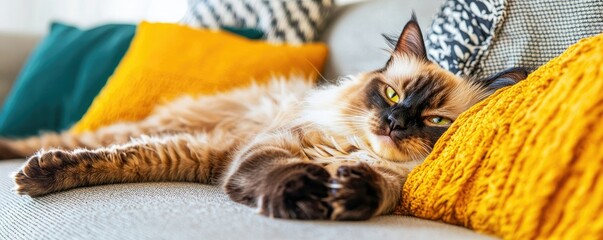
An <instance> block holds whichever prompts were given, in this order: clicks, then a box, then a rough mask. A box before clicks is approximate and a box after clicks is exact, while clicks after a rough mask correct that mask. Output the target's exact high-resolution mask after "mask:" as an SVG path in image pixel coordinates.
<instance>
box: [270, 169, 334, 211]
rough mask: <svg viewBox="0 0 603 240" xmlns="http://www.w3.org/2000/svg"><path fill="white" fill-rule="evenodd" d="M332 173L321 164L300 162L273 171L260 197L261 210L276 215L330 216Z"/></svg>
mask: <svg viewBox="0 0 603 240" xmlns="http://www.w3.org/2000/svg"><path fill="white" fill-rule="evenodd" d="M329 177H330V176H329V173H328V172H327V171H326V170H325V169H324V168H323V167H321V166H318V165H314V164H306V163H300V164H295V165H292V166H286V167H282V168H277V169H275V170H273V171H272V172H271V173H270V174H269V176H268V177H267V179H266V184H265V189H263V190H262V191H263V194H261V195H260V198H259V200H258V202H259V208H260V213H261V214H263V215H266V216H270V217H275V218H287V219H328V218H329V216H330V214H331V207H330V206H329V204H328V203H327V202H326V198H327V197H328V191H329V189H328V188H327V186H326V184H327V182H328V181H329Z"/></svg>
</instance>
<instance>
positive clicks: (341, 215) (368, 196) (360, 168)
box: [331, 163, 382, 220]
mask: <svg viewBox="0 0 603 240" xmlns="http://www.w3.org/2000/svg"><path fill="white" fill-rule="evenodd" d="M380 178H381V175H379V173H377V172H376V171H375V170H373V169H372V168H371V167H370V166H369V165H367V164H365V163H361V164H358V165H351V166H348V165H345V166H341V167H339V169H337V173H336V176H335V177H334V179H333V180H332V181H331V195H332V196H331V197H332V199H331V207H332V208H333V214H332V215H331V219H333V220H366V219H369V218H371V217H372V216H373V215H375V213H376V212H377V209H378V208H379V203H380V201H381V196H382V194H381V190H380V188H379V185H378V182H379V181H380Z"/></svg>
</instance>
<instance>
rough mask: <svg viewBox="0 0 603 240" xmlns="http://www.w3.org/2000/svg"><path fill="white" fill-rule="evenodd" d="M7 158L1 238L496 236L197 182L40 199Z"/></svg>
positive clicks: (0, 186) (2, 171)
mask: <svg viewBox="0 0 603 240" xmlns="http://www.w3.org/2000/svg"><path fill="white" fill-rule="evenodd" d="M22 163H23V161H22V160H13V161H0V176H2V177H1V178H0V239H14V240H17V239H60V240H64V239H120V240H121V239H123V240H125V239H305V240H307V239H346V240H348V239H493V238H492V237H489V236H485V235H479V234H477V233H474V232H472V231H470V230H468V229H464V228H461V227H457V226H453V225H448V224H444V223H438V222H432V221H426V220H421V219H417V218H412V217H403V216H384V217H378V218H375V219H373V220H371V221H367V222H324V221H323V222H321V221H287V220H277V219H270V218H266V217H263V216H260V215H258V214H256V213H255V212H254V210H253V209H251V208H248V207H245V206H243V205H240V204H236V203H233V202H232V201H230V200H229V199H228V197H227V196H226V195H225V194H223V193H222V192H221V191H220V189H219V188H217V187H213V186H206V185H201V184H194V183H139V184H116V185H106V186H98V187H88V188H79V189H74V190H71V191H66V192H61V193H56V194H52V195H49V196H46V197H42V198H38V199H32V198H30V197H21V196H17V195H14V194H13V193H12V192H11V191H10V188H12V180H11V179H10V178H8V177H7V176H8V175H9V173H10V172H12V171H14V170H16V169H17V168H18V167H19V166H20V165H21V164H22Z"/></svg>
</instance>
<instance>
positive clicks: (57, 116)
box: [0, 23, 136, 137]
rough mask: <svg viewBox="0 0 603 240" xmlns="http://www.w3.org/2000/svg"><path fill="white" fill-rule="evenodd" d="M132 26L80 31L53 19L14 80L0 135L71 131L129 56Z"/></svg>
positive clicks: (100, 27)
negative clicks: (124, 56) (45, 35)
mask: <svg viewBox="0 0 603 240" xmlns="http://www.w3.org/2000/svg"><path fill="white" fill-rule="evenodd" d="M135 30H136V27H135V26H134V25H122V24H110V25H103V26H99V27H95V28H92V29H88V30H81V29H78V28H75V27H72V26H68V25H65V24H61V23H53V24H52V25H51V27H50V33H49V34H48V36H47V37H45V38H44V39H43V40H42V42H41V43H40V44H39V45H38V46H37V47H36V49H35V50H34V52H33V53H32V55H31V56H30V57H29V59H28V60H27V63H26V65H25V66H24V67H23V69H22V70H21V73H20V75H19V77H18V79H17V80H16V82H15V84H14V87H13V89H12V90H11V92H10V94H9V96H8V97H7V99H6V102H5V104H4V106H3V108H2V111H1V113H0V135H1V136H9V137H22V136H28V135H35V134H38V133H39V132H40V131H42V130H47V131H60V130H64V129H68V128H69V127H71V125H73V124H74V123H75V122H76V121H78V120H79V119H80V118H81V117H82V116H83V115H84V113H85V112H86V110H87V109H88V107H89V106H90V103H92V100H93V99H94V97H95V96H96V94H97V93H98V92H99V91H100V89H101V88H102V87H103V86H104V85H105V82H106V81H107V79H108V78H109V76H110V75H111V74H112V73H113V70H114V69H115V67H116V66H117V65H118V63H119V61H120V60H121V58H122V57H123V55H124V54H125V52H126V50H127V49H128V47H129V45H130V41H131V40H132V37H133V36H134V32H135Z"/></svg>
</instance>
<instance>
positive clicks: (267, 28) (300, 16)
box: [181, 0, 334, 44]
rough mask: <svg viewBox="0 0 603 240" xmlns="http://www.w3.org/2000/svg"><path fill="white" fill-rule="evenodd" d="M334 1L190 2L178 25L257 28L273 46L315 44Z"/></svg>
mask: <svg viewBox="0 0 603 240" xmlns="http://www.w3.org/2000/svg"><path fill="white" fill-rule="evenodd" d="M333 1H334V0H189V7H188V11H187V13H186V15H185V16H184V18H183V19H182V20H181V23H183V24H186V25H189V26H193V27H204V28H214V29H217V28H220V27H223V26H229V27H239V28H257V29H259V30H262V31H264V33H265V38H266V39H267V40H268V41H270V42H275V43H290V44H300V43H304V42H310V41H314V40H316V39H317V38H318V33H319V31H320V29H321V28H322V25H323V23H324V22H325V19H326V17H327V16H328V14H329V13H330V11H331V9H332V8H333V6H334V3H333Z"/></svg>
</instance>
